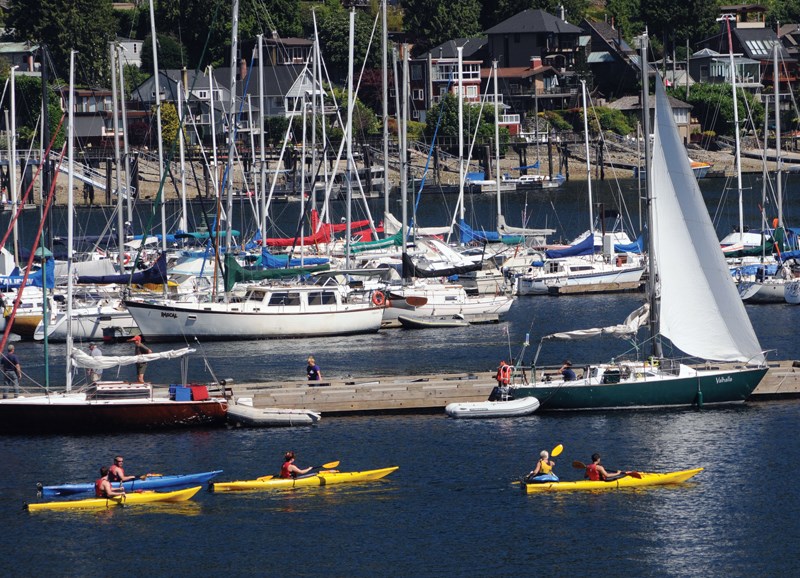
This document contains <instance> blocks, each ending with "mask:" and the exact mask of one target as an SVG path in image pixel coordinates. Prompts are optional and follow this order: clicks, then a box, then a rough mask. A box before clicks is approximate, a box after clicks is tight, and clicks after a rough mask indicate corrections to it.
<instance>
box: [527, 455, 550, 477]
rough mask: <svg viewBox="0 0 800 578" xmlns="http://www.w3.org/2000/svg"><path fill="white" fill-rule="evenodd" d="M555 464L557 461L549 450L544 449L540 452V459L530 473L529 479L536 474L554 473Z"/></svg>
mask: <svg viewBox="0 0 800 578" xmlns="http://www.w3.org/2000/svg"><path fill="white" fill-rule="evenodd" d="M555 465H556V463H555V462H554V461H553V460H551V459H550V454H549V453H548V452H547V450H542V451H541V452H539V461H538V462H536V467H535V468H533V470H532V471H531V473H529V474H528V481H529V482H530V481H531V480H532V479H533V478H535V477H536V476H543V475H545V474H552V473H553V468H554V467H555ZM553 475H555V474H553Z"/></svg>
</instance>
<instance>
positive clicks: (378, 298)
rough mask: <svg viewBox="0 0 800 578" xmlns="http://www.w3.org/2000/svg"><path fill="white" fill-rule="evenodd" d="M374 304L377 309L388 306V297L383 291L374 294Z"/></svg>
mask: <svg viewBox="0 0 800 578" xmlns="http://www.w3.org/2000/svg"><path fill="white" fill-rule="evenodd" d="M372 304H373V305H375V306H377V307H383V306H384V305H386V295H384V294H383V291H375V292H374V293H373V294H372Z"/></svg>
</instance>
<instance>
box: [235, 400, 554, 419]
mask: <svg viewBox="0 0 800 578" xmlns="http://www.w3.org/2000/svg"><path fill="white" fill-rule="evenodd" d="M537 409H539V400H538V399H536V398H535V397H522V398H520V399H509V400H505V401H473V402H455V403H449V404H447V406H446V407H445V408H444V411H445V412H446V413H447V415H449V416H450V417H457V418H485V417H519V416H523V415H530V414H532V413H533V412H535V411H536V410H537ZM228 411H230V410H228Z"/></svg>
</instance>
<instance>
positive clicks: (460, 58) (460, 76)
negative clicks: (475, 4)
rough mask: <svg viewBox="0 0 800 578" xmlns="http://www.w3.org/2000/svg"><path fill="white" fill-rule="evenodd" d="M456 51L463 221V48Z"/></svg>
mask: <svg viewBox="0 0 800 578" xmlns="http://www.w3.org/2000/svg"><path fill="white" fill-rule="evenodd" d="M456 50H457V51H458V210H459V214H458V216H459V217H460V219H461V220H462V221H463V220H464V217H465V210H464V47H463V46H459V47H458V48H456Z"/></svg>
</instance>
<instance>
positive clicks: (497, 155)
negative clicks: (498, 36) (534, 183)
mask: <svg viewBox="0 0 800 578" xmlns="http://www.w3.org/2000/svg"><path fill="white" fill-rule="evenodd" d="M492 76H493V77H494V166H495V175H494V178H495V182H496V183H497V230H498V231H500V225H501V221H502V215H503V206H502V204H501V202H500V105H499V104H498V102H497V100H498V96H497V95H498V94H499V93H500V90H499V89H498V86H497V61H496V60H493V61H492ZM523 226H525V225H524V224H523Z"/></svg>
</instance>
